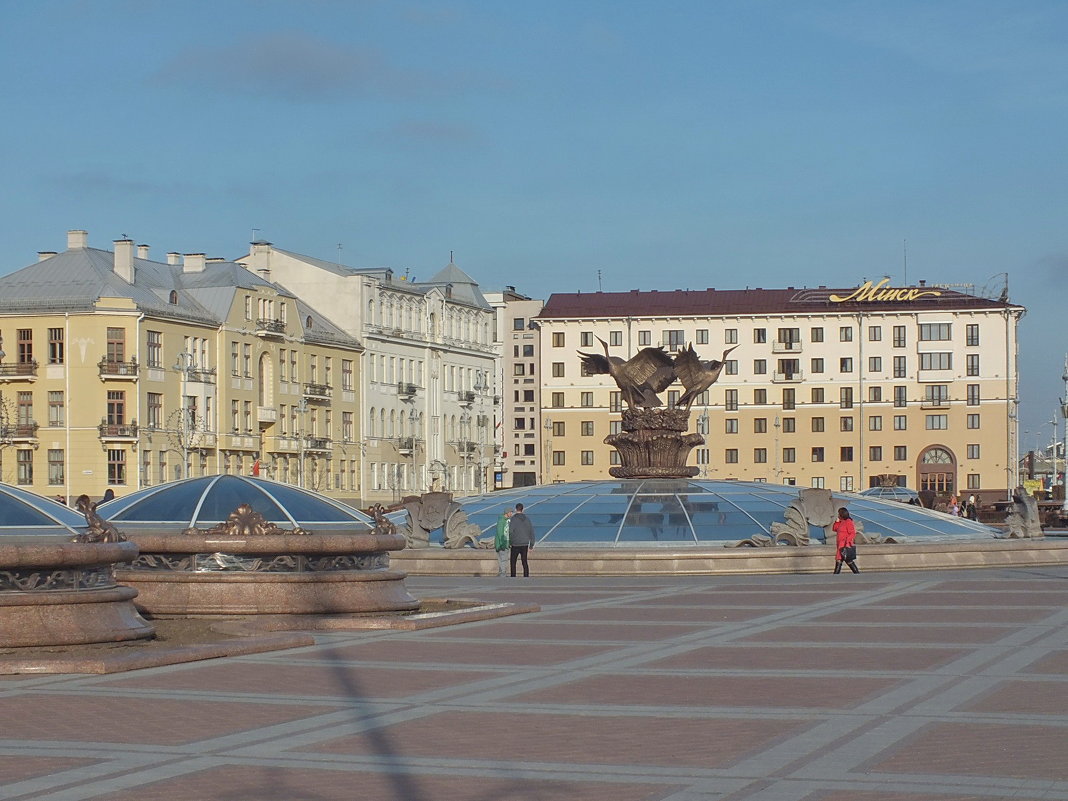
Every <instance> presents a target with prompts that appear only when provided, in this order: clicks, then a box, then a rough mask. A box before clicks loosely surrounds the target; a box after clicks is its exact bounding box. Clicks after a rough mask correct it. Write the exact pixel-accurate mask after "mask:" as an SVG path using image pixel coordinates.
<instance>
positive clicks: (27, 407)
mask: <svg viewBox="0 0 1068 801" xmlns="http://www.w3.org/2000/svg"><path fill="white" fill-rule="evenodd" d="M15 405H16V418H15V419H16V422H17V423H18V424H19V425H20V426H30V425H33V422H34V419H33V393H32V392H17V393H15Z"/></svg>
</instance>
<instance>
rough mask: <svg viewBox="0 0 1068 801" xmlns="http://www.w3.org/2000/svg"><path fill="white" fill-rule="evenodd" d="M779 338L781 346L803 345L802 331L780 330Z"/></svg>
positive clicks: (792, 329) (794, 329)
mask: <svg viewBox="0 0 1068 801" xmlns="http://www.w3.org/2000/svg"><path fill="white" fill-rule="evenodd" d="M778 338H779V342H780V344H783V345H787V346H792V345H799V344H800V343H801V329H800V328H780V329H779V332H778Z"/></svg>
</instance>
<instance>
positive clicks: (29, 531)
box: [0, 484, 87, 543]
mask: <svg viewBox="0 0 1068 801" xmlns="http://www.w3.org/2000/svg"><path fill="white" fill-rule="evenodd" d="M86 528H87V525H86V523H85V517H83V516H82V514H81V513H80V512H76V511H75V510H74V509H71V508H69V507H67V506H64V505H63V504H61V503H57V502H56V501H53V500H52V499H51V498H42V497H41V496H40V495H35V494H33V493H32V492H27V491H26V490H23V489H19V488H18V487H12V486H10V485H8V484H0V537H3V538H4V539H3V542H5V543H14V542H18V541H29V542H42V541H47V540H53V541H58V542H69V541H70V540H71V539H73V538H74V537H75V536H76V535H78V534H81V533H82V532H84V531H85V529H86Z"/></svg>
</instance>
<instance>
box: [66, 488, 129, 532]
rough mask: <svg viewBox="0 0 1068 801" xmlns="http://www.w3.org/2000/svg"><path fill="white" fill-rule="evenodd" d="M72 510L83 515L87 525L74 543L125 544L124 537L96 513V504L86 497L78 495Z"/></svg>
mask: <svg viewBox="0 0 1068 801" xmlns="http://www.w3.org/2000/svg"><path fill="white" fill-rule="evenodd" d="M74 508H75V509H77V510H78V511H79V512H81V513H82V514H83V515H85V522H86V523H88V524H89V528H88V529H86V531H85V533H84V534H79V535H77V536H76V537H74V538H73V541H74V542H125V541H126V537H124V536H123V535H122V533H121V532H120V531H119V530H118V529H117V528H115V526H114V525H112V524H111V523H110V522H108V521H107V520H105V519H104V518H102V517H101V516H100V515H99V514H97V511H96V504H95V503H93V502H92V501H91V500H90V499H89V496H88V495H79V496H78V500H76V501H75V502H74Z"/></svg>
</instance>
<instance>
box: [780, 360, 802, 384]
mask: <svg viewBox="0 0 1068 801" xmlns="http://www.w3.org/2000/svg"><path fill="white" fill-rule="evenodd" d="M779 373H780V374H781V375H783V376H785V377H786V380H787V381H789V380H791V379H793V378H794V377H795V376H799V375H800V373H801V360H800V359H779Z"/></svg>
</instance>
